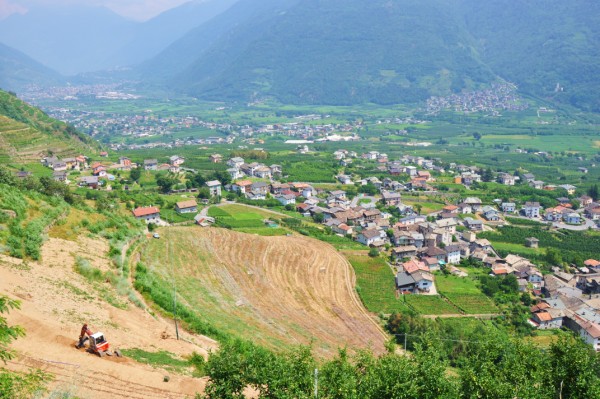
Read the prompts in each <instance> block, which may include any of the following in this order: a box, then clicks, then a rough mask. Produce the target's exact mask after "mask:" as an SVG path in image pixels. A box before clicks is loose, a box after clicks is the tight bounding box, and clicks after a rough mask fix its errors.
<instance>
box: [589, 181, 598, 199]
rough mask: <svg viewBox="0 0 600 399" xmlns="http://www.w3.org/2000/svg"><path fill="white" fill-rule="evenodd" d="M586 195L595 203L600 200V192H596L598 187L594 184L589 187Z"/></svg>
mask: <svg viewBox="0 0 600 399" xmlns="http://www.w3.org/2000/svg"><path fill="white" fill-rule="evenodd" d="M587 195H589V196H590V197H592V199H593V200H594V201H597V200H598V198H600V192H599V190H598V185H597V184H594V185H593V186H591V187H590V188H588V190H587Z"/></svg>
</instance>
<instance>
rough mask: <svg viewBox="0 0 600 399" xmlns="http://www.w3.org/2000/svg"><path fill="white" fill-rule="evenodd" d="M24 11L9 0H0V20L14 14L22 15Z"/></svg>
mask: <svg viewBox="0 0 600 399" xmlns="http://www.w3.org/2000/svg"><path fill="white" fill-rule="evenodd" d="M26 11H27V9H26V8H25V7H23V6H22V5H20V4H16V3H13V2H10V1H9V0H0V19H3V18H6V17H8V16H9V15H11V14H15V13H21V14H23V13H24V12H26Z"/></svg>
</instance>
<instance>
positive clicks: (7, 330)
mask: <svg viewBox="0 0 600 399" xmlns="http://www.w3.org/2000/svg"><path fill="white" fill-rule="evenodd" d="M20 307H21V304H20V303H19V302H18V301H15V300H12V299H10V298H8V297H7V296H0V315H2V314H4V313H7V312H9V311H10V310H12V309H19V308H20ZM24 336H25V331H24V330H23V329H22V328H21V327H19V326H12V327H11V326H9V325H8V323H7V321H6V319H5V318H4V317H2V316H0V360H1V361H3V362H4V363H6V361H7V360H10V359H12V358H13V356H14V353H13V352H12V351H11V350H9V349H8V345H10V343H11V342H12V341H14V340H15V339H17V338H19V337H24Z"/></svg>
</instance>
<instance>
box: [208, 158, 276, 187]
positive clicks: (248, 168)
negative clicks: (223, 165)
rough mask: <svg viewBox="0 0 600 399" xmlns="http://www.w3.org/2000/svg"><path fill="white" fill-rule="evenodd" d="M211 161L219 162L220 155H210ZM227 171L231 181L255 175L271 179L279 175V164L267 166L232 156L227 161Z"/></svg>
mask: <svg viewBox="0 0 600 399" xmlns="http://www.w3.org/2000/svg"><path fill="white" fill-rule="evenodd" d="M210 159H211V161H212V162H221V161H220V160H219V159H222V157H221V156H220V155H219V154H214V155H211V156H210ZM227 166H229V168H228V169H227V173H229V176H230V177H231V180H232V181H235V180H238V179H242V178H244V177H257V178H260V179H272V178H273V177H276V176H281V166H280V165H271V166H267V165H265V164H262V163H259V162H252V163H246V161H245V160H244V158H240V157H234V158H231V159H229V160H228V161H227Z"/></svg>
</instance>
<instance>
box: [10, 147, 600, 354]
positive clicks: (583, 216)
mask: <svg viewBox="0 0 600 399" xmlns="http://www.w3.org/2000/svg"><path fill="white" fill-rule="evenodd" d="M100 156H101V157H107V156H108V153H106V152H103V153H101V154H100ZM333 156H334V158H335V159H336V160H337V161H338V162H339V163H340V165H342V166H343V165H350V164H352V162H353V160H354V161H358V160H370V161H374V162H377V163H378V164H379V165H380V168H381V170H385V171H386V172H387V173H388V174H389V177H387V178H384V179H381V180H380V179H379V178H377V177H366V178H357V177H356V176H352V175H348V174H340V175H338V176H336V179H337V181H338V182H339V183H340V185H341V187H354V188H356V187H357V188H358V192H356V193H354V192H353V193H352V194H349V193H348V192H347V191H346V190H344V189H335V190H331V189H323V188H319V187H318V185H316V184H311V183H310V182H286V183H282V182H281V181H280V179H281V178H282V176H285V171H284V170H282V167H281V166H280V165H276V164H272V165H267V164H264V163H260V162H251V163H247V162H246V161H245V160H244V159H243V158H241V157H232V158H229V159H226V158H225V157H223V156H222V155H220V154H212V155H210V156H209V160H210V162H212V163H215V164H217V163H226V165H227V169H226V172H227V175H228V179H226V181H227V182H226V183H225V184H224V183H223V182H222V181H219V180H211V181H207V182H205V183H204V184H205V187H206V188H207V189H208V193H209V197H210V198H211V203H217V204H218V203H220V202H221V201H228V202H231V201H236V200H237V199H244V200H245V201H249V202H250V203H252V204H255V205H257V206H260V204H261V202H267V200H270V201H271V202H272V201H273V200H275V201H277V202H278V203H279V204H280V205H281V206H282V207H283V208H284V209H285V210H287V211H294V212H297V213H299V214H300V215H301V216H302V217H304V218H305V219H306V220H310V221H311V222H314V223H318V224H320V225H321V226H322V228H323V229H326V230H327V231H330V232H331V234H335V235H338V236H340V237H345V238H347V239H349V240H353V241H356V242H358V243H360V244H362V245H364V246H365V247H368V248H370V254H371V255H373V256H384V257H385V258H386V259H388V264H389V266H390V268H391V269H392V270H393V272H394V275H395V287H396V291H397V295H435V294H436V293H437V292H436V284H435V274H436V273H437V272H439V271H444V272H445V273H449V274H452V275H455V276H459V277H466V275H467V273H466V272H465V271H463V270H461V268H460V266H461V265H463V264H464V263H465V262H471V263H472V262H476V263H477V264H479V265H481V266H482V267H485V268H487V270H488V274H489V275H490V276H497V277H502V276H507V275H514V276H515V277H516V278H517V283H518V287H519V291H521V292H527V293H529V294H530V295H531V296H532V297H533V298H536V299H537V303H536V304H535V305H534V306H533V307H532V308H531V317H530V320H529V322H530V324H531V325H532V326H535V327H536V328H538V329H551V328H561V327H565V328H569V329H572V330H574V331H576V332H577V333H578V334H580V335H581V336H582V337H583V338H584V339H585V340H586V341H587V342H589V343H591V344H592V345H594V347H595V348H596V349H597V350H600V296H599V295H600V261H598V260H596V259H587V260H585V262H584V266H583V267H572V268H571V269H569V270H568V271H567V270H563V269H560V268H557V267H555V268H553V269H552V272H551V273H542V271H541V270H540V269H539V268H538V267H537V266H536V265H535V264H534V263H533V262H532V261H530V260H529V259H527V258H526V257H523V256H518V255H514V254H509V255H507V256H504V257H501V256H499V254H498V252H497V251H496V250H495V249H494V247H493V246H492V244H491V243H490V241H489V240H487V239H485V238H478V234H479V233H481V232H484V231H492V230H494V229H497V228H501V227H502V226H503V225H505V224H506V219H507V218H522V219H525V220H531V221H536V222H539V223H546V224H547V226H548V227H550V228H552V227H553V228H563V229H574V230H582V229H596V228H598V224H600V203H597V202H594V201H593V199H592V198H591V197H590V196H588V195H581V196H579V197H577V198H575V197H573V194H575V193H576V189H577V188H576V187H575V186H573V185H569V184H563V185H553V184H547V183H545V182H542V181H538V180H536V178H535V176H534V175H533V174H531V173H524V174H522V175H521V177H519V176H515V175H514V174H511V173H506V172H500V173H497V174H496V175H495V176H494V178H495V180H496V181H497V182H498V183H501V184H503V185H507V186H512V185H515V184H517V182H518V181H519V179H521V178H522V179H523V180H524V181H523V182H521V184H526V185H528V186H530V187H531V188H534V189H539V190H546V191H548V190H552V191H554V190H562V192H564V193H565V196H564V197H558V198H557V199H556V202H557V203H556V204H555V206H553V207H548V208H546V209H544V208H543V207H542V206H541V205H540V203H538V202H525V203H523V204H520V205H519V206H517V204H516V203H514V202H503V201H500V200H496V201H493V202H491V203H483V202H482V200H481V199H480V198H478V197H475V196H465V197H463V198H460V200H459V201H456V203H448V204H447V205H445V206H444V207H443V208H442V209H441V210H439V211H436V212H431V213H428V214H422V213H421V211H420V209H418V208H419V206H418V204H417V205H414V204H413V205H408V204H405V203H403V196H406V195H409V194H410V193H413V192H415V191H417V192H420V193H436V192H437V189H436V187H435V180H436V179H435V177H433V173H432V172H435V173H436V174H440V173H442V174H447V175H450V176H452V178H453V181H454V183H455V184H461V185H464V186H465V187H467V188H468V187H470V186H471V185H473V184H477V183H478V182H481V180H482V175H485V173H489V172H486V171H482V170H481V169H479V168H477V167H473V166H466V165H460V164H458V165H457V164H450V165H449V169H448V170H445V169H444V168H442V167H440V166H439V165H438V163H439V162H438V161H436V160H429V159H425V158H422V157H413V156H403V157H400V158H399V159H397V160H392V161H390V160H389V159H388V156H387V155H386V154H384V153H379V152H377V151H369V152H365V153H363V154H358V153H356V152H352V151H346V150H337V151H335V152H334V153H333ZM42 163H43V164H44V165H45V166H46V167H48V168H50V169H52V170H53V177H54V179H55V180H57V181H60V182H64V183H66V184H70V183H71V182H70V180H69V173H70V172H71V171H76V172H79V176H78V181H77V182H76V184H77V185H79V186H80V187H87V188H90V189H102V190H110V189H111V188H110V183H111V182H113V181H114V180H115V176H114V174H113V173H115V171H131V170H132V169H136V168H139V169H143V170H144V171H148V172H151V173H152V172H165V173H170V174H173V175H178V174H181V173H184V172H194V171H193V170H191V169H185V168H184V167H183V166H182V165H183V164H184V163H185V159H184V158H182V157H180V156H177V155H173V156H170V157H169V158H168V159H166V160H165V161H164V162H162V161H159V160H157V159H146V160H144V161H143V163H141V164H139V165H138V164H135V163H133V162H132V161H131V160H130V159H129V158H127V157H120V158H119V160H118V163H112V162H109V161H106V162H103V161H95V162H91V163H89V162H88V159H87V158H86V157H84V156H79V157H75V158H65V159H58V158H56V157H46V158H44V159H43V160H42ZM582 173H584V172H582ZM400 175H402V176H408V177H409V180H406V181H402V182H400V181H398V180H395V179H397V178H398V176H400ZM19 177H21V178H26V177H27V172H19ZM488 177H489V176H488ZM123 189H124V190H127V189H128V186H127V185H126V186H125V187H123ZM186 191H187V192H190V193H196V192H198V190H197V189H191V190H186ZM174 192H177V191H176V190H175V191H174ZM193 195H195V194H193ZM569 196H570V197H571V198H569ZM225 198H227V199H225ZM201 201H202V204H199V203H198V201H197V200H196V199H187V200H184V201H178V202H177V203H176V204H175V205H174V211H175V212H177V213H179V214H193V215H195V218H194V221H195V222H196V223H197V224H198V225H200V226H204V227H208V226H211V225H213V224H214V223H215V218H211V217H209V216H207V214H206V212H199V210H200V208H201V205H206V204H208V203H209V202H208V201H209V200H208V199H202V200H201ZM574 204H577V207H576V208H577V209H575V208H574V206H573V205H574ZM132 214H133V216H135V217H136V218H138V219H141V220H145V221H146V222H147V223H158V224H165V223H166V222H165V221H164V220H162V219H161V209H160V207H158V206H149V207H139V208H136V209H133V210H132ZM525 241H526V242H524V243H523V244H524V245H525V246H526V247H528V248H537V247H538V243H539V239H538V238H536V237H535V236H532V237H529V238H527V239H526V240H525Z"/></svg>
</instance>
